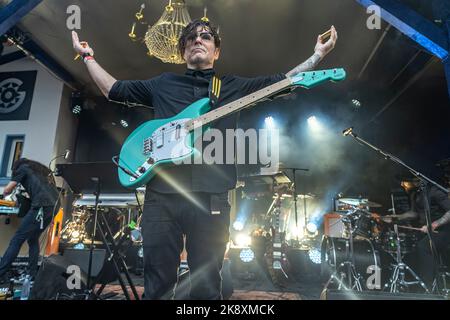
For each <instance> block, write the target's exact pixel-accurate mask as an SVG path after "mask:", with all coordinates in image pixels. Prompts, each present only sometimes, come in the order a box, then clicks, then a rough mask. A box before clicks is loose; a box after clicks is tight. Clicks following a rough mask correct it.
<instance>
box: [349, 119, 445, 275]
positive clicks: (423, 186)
mask: <svg viewBox="0 0 450 320" xmlns="http://www.w3.org/2000/svg"><path fill="white" fill-rule="evenodd" d="M342 134H343V135H344V136H352V137H353V138H354V139H355V140H356V141H358V142H359V143H361V144H363V145H366V146H368V147H369V148H371V149H373V150H375V151H376V152H378V153H379V154H381V155H382V156H383V157H384V158H385V159H387V160H391V161H393V162H395V163H397V164H399V165H401V166H402V167H404V168H406V169H408V171H409V172H411V174H412V175H414V176H415V177H416V178H418V179H419V181H420V186H419V190H421V191H422V192H423V198H424V212H425V219H426V224H427V236H428V240H429V244H430V249H431V253H432V255H433V260H434V262H435V268H436V267H437V266H439V256H438V253H437V250H436V246H435V244H434V240H433V237H432V236H431V233H432V228H431V213H430V203H429V194H428V190H429V188H428V185H429V184H431V185H434V186H435V187H436V188H438V189H440V190H442V191H443V192H445V193H448V192H449V190H448V189H446V188H444V187H443V186H441V185H440V184H438V183H437V182H435V181H433V180H431V179H430V178H428V177H427V176H425V175H424V174H422V173H421V172H419V171H417V170H415V169H414V168H412V167H410V166H409V165H407V164H406V163H404V162H403V161H402V160H400V159H399V158H397V157H396V156H394V155H392V154H390V153H387V152H385V151H383V150H381V149H380V148H377V147H376V146H374V145H372V144H370V143H369V142H367V141H365V140H364V139H361V138H360V137H358V135H357V134H355V133H354V132H353V128H352V127H351V128H347V129H345V130H344V131H342ZM434 271H436V270H434Z"/></svg>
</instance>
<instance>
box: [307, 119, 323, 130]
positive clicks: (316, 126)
mask: <svg viewBox="0 0 450 320" xmlns="http://www.w3.org/2000/svg"><path fill="white" fill-rule="evenodd" d="M307 121H308V126H309V128H310V129H311V130H313V131H318V130H320V129H321V128H322V125H321V124H320V122H319V120H317V118H316V117H315V116H311V117H309V118H308V120H307Z"/></svg>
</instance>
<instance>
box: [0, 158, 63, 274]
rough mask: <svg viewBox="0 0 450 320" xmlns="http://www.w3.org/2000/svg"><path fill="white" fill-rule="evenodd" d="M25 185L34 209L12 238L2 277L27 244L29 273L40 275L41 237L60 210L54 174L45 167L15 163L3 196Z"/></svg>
mask: <svg viewBox="0 0 450 320" xmlns="http://www.w3.org/2000/svg"><path fill="white" fill-rule="evenodd" d="M19 184H20V185H22V186H23V187H24V189H25V190H26V192H27V193H28V194H29V195H30V199H31V207H30V210H29V211H28V213H27V214H26V215H25V217H24V218H23V220H22V223H21V225H20V226H19V228H18V229H17V231H16V233H15V234H14V236H13V238H12V239H11V241H10V243H9V246H8V248H7V249H6V251H5V253H4V254H3V256H2V260H1V262H0V278H1V277H3V276H4V275H5V274H6V273H7V272H8V270H9V268H10V266H11V263H12V262H13V261H14V260H15V259H16V257H17V255H18V253H19V251H20V248H21V247H22V245H23V243H24V242H25V241H27V242H28V247H29V255H28V257H29V274H30V276H31V277H34V276H35V275H36V273H37V267H38V259H39V236H40V235H41V233H42V232H43V231H44V230H45V229H46V228H47V226H48V225H49V224H50V222H51V221H52V218H53V216H54V214H55V213H56V212H58V210H59V205H60V204H59V199H58V198H59V197H58V190H57V189H56V185H55V180H54V178H53V175H52V172H51V171H50V170H49V169H48V168H47V167H46V166H44V165H43V164H41V163H39V162H36V161H33V160H29V159H26V158H21V159H19V160H17V161H16V162H15V163H14V164H13V173H12V177H11V181H10V182H9V183H8V184H7V185H6V187H5V188H4V190H3V196H7V195H9V194H11V193H12V192H13V191H14V189H15V188H17V186H18V185H19Z"/></svg>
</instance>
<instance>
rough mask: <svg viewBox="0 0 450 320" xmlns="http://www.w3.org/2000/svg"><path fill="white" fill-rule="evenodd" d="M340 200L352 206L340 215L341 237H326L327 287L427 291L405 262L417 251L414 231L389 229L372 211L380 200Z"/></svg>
mask: <svg viewBox="0 0 450 320" xmlns="http://www.w3.org/2000/svg"><path fill="white" fill-rule="evenodd" d="M339 202H341V203H343V204H345V205H348V206H350V208H349V210H347V211H346V212H345V213H344V212H343V213H342V214H341V215H342V218H341V219H340V220H341V221H342V223H343V225H344V232H343V235H342V237H339V238H337V237H329V236H324V238H323V240H322V248H321V249H322V265H321V268H322V270H321V271H322V276H323V277H325V278H327V279H328V281H327V283H326V285H325V289H327V288H328V287H329V286H331V285H335V286H337V289H338V290H340V289H346V290H356V291H363V290H373V289H377V290H384V291H389V292H391V293H398V292H409V291H410V289H412V288H411V287H412V286H414V287H415V288H418V289H419V290H421V291H424V292H426V293H428V292H429V291H428V288H427V287H426V285H425V284H424V282H423V281H422V280H421V279H420V277H419V276H418V275H417V274H416V273H415V272H414V271H413V270H412V268H411V267H409V266H408V265H407V264H406V263H405V262H404V261H403V258H404V256H405V255H407V254H409V253H411V252H413V251H414V248H415V246H416V244H417V241H418V239H417V235H416V234H415V233H414V232H412V231H410V232H399V230H398V228H399V227H401V226H397V225H394V228H393V229H391V228H388V224H387V223H384V219H383V217H380V216H379V215H378V214H374V213H371V212H370V211H369V209H370V208H379V207H381V205H380V204H378V203H375V202H371V201H368V200H366V199H352V198H341V199H339ZM406 228H408V229H415V228H409V227H406ZM406 228H404V229H405V230H408V229H406ZM408 231H409V230H408ZM415 231H417V230H415ZM382 283H384V286H382Z"/></svg>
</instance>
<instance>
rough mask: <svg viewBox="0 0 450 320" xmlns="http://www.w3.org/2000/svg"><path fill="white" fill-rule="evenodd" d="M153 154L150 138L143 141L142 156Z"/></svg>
mask: <svg viewBox="0 0 450 320" xmlns="http://www.w3.org/2000/svg"><path fill="white" fill-rule="evenodd" d="M152 152H153V140H152V138H147V139H144V148H143V152H142V153H143V154H144V155H145V156H148V155H149V154H151V153H152Z"/></svg>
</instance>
